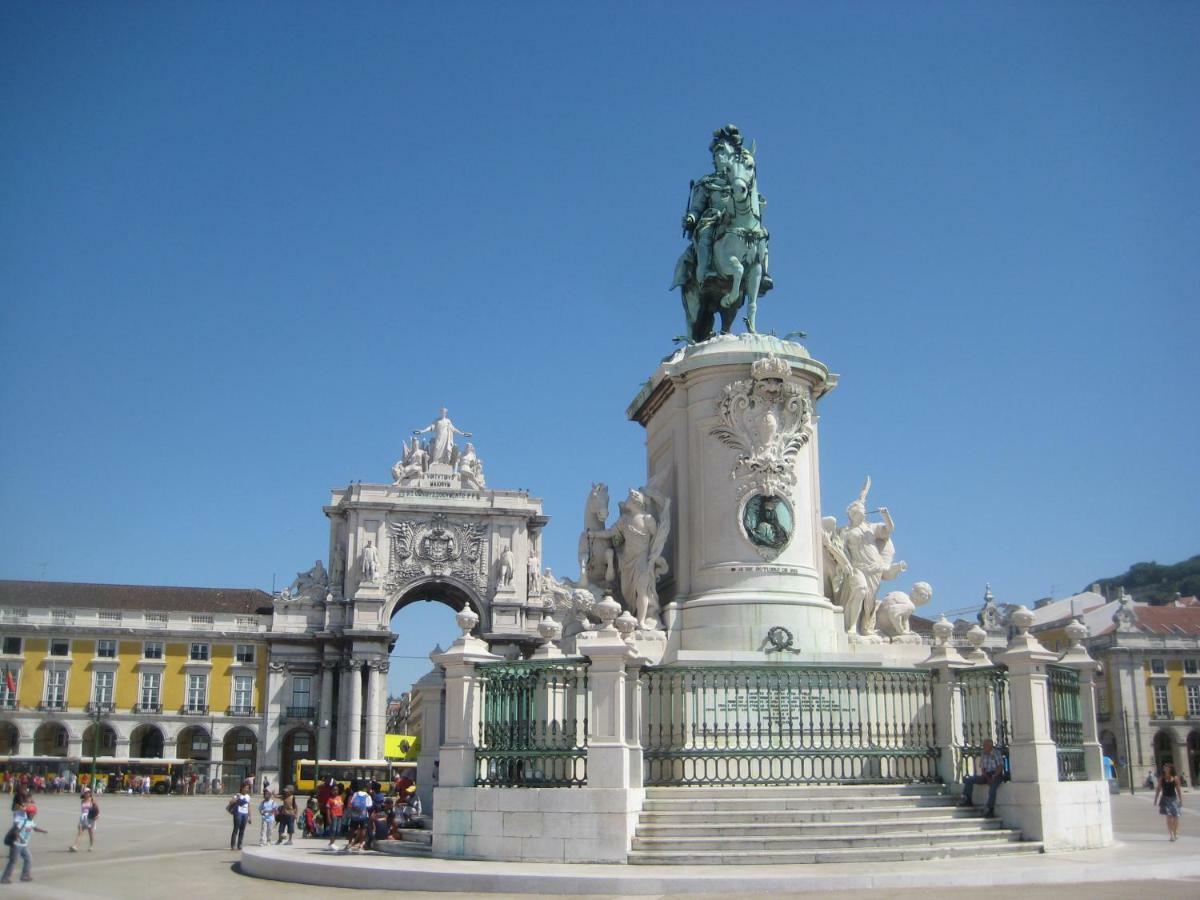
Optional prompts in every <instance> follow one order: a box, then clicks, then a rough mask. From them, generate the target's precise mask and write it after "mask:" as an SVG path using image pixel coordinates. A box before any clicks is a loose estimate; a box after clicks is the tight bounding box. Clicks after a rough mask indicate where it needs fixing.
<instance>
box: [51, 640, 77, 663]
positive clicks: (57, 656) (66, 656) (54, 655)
mask: <svg viewBox="0 0 1200 900" xmlns="http://www.w3.org/2000/svg"><path fill="white" fill-rule="evenodd" d="M55 644H66V645H67V652H66V653H55V652H54V645H55ZM46 655H47V656H49V657H51V658H52V659H70V657H71V639H70V638H50V640H49V641H48V642H47V644H46Z"/></svg>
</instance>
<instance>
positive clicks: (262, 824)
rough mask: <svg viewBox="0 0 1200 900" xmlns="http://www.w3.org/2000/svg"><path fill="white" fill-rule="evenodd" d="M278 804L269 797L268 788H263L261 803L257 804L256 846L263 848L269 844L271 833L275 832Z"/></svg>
mask: <svg viewBox="0 0 1200 900" xmlns="http://www.w3.org/2000/svg"><path fill="white" fill-rule="evenodd" d="M277 806H278V804H277V803H276V802H275V798H274V797H272V796H271V791H270V789H269V788H263V795H262V802H261V803H259V804H258V846H260V847H265V846H267V844H269V843H271V833H272V832H273V831H274V830H275V829H274V825H275V809H276V807H277Z"/></svg>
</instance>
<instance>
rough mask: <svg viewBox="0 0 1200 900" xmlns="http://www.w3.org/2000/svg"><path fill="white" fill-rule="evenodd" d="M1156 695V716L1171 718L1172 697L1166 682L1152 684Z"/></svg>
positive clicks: (1152, 689) (1157, 717)
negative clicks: (1168, 692)
mask: <svg viewBox="0 0 1200 900" xmlns="http://www.w3.org/2000/svg"><path fill="white" fill-rule="evenodd" d="M1151 692H1152V693H1153V695H1154V718H1156V719H1169V718H1170V717H1171V697H1170V695H1169V694H1167V686H1166V685H1165V684H1155V685H1151Z"/></svg>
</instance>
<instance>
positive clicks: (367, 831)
mask: <svg viewBox="0 0 1200 900" xmlns="http://www.w3.org/2000/svg"><path fill="white" fill-rule="evenodd" d="M252 784H253V783H252V782H251V781H249V780H247V781H246V782H244V783H243V784H242V788H241V790H239V791H238V792H237V793H236V794H234V795H233V797H232V798H231V799H230V801H229V803H228V805H227V806H226V811H227V812H228V813H229V814H230V815H231V816H232V818H233V830H232V832H231V833H230V836H229V849H230V850H240V849H242V842H243V840H244V839H245V834H246V826H247V825H249V824H250V823H251V807H252V806H257V812H258V817H259V838H258V845H259V846H260V847H263V846H267V845H269V844H291V843H292V842H293V838H294V836H295V832H296V828H297V826H299V827H300V829H301V834H302V835H303V836H304V837H310V838H327V839H328V841H329V844H328V846H327V847H326V849H327V850H330V851H332V850H335V849H337V847H336V844H337V841H338V839H339V838H343V837H344V838H345V839H346V844H345V846H344V847H343V848H342V852H344V853H360V852H362V851H363V850H370V849H372V847H373V846H374V844H375V842H376V841H381V840H399V839H400V833H401V831H402V830H403V829H405V828H419V827H420V826H421V814H422V810H421V798H420V797H419V796H418V795H417V788H416V785H414V784H413V783H412V781H411V780H409V779H408V778H400V779H397V781H396V782H395V784H393V785H391V788H392V793H391V794H390V795H389V794H385V793H384V792H383V786H382V785H381V784H380V783H379V782H378V781H354V782H351V784H350V785H349V788H345V787H343V786H342V785H341V784H340V783H339V782H337V781H335V780H334V779H333V778H328V779H326V780H325V781H323V782H322V783H321V784H319V785H318V786H317V790H316V792H315V793H314V794H313V795H312V796H310V797H309V798H308V801H307V802H306V803H305V805H304V808H303V810H301V809H300V808H299V807H298V806H297V803H296V796H295V790H294V788H292V787H291V786H290V785H289V786H288V787H286V788H284V789H283V791H282V792H280V794H279V795H278V796H276V795H275V793H274V792H273V791H272V790H271V789H270V787H269V786H268V785H264V786H263V790H262V798H261V799H260V800H259V801H258V803H257V804H255V802H254V800H253V798H252V797H251V795H250V792H251V790H252V789H253V788H252Z"/></svg>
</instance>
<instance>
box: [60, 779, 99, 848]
mask: <svg viewBox="0 0 1200 900" xmlns="http://www.w3.org/2000/svg"><path fill="white" fill-rule="evenodd" d="M98 818H100V804H98V803H97V802H96V798H95V797H93V796H92V792H91V791H90V790H88V789H87V788H84V789H83V795H82V796H81V797H80V798H79V824H78V825H77V826H76V828H75V842H74V843H73V844H71V846H70V847H68V848H67V849H68V850H70V851H71V852H72V853H75V852H76V851H78V850H79V839H80V838H81V837H83V833H84V832H85V831H86V832H87V836H88V853H91V852H92V848H93V847H94V846H96V819H98Z"/></svg>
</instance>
